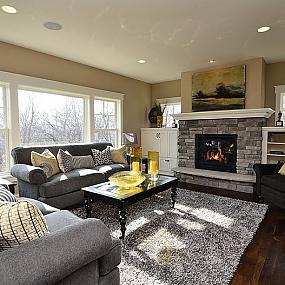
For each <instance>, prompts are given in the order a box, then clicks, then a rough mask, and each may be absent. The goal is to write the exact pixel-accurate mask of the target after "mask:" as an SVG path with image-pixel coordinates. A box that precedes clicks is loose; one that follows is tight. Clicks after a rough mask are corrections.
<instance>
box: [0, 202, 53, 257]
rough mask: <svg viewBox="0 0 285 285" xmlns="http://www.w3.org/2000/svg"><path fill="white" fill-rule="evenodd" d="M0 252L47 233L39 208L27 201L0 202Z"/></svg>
mask: <svg viewBox="0 0 285 285" xmlns="http://www.w3.org/2000/svg"><path fill="white" fill-rule="evenodd" d="M0 232H1V235H0V252H1V251H4V250H6V249H9V248H13V247H16V246H18V245H20V244H23V243H26V242H28V241H31V240H34V239H37V238H40V237H42V236H44V235H46V234H47V233H48V227H47V223H46V220H45V218H44V216H43V214H42V213H41V211H40V210H39V208H38V207H37V206H36V205H34V204H33V203H31V202H29V201H18V202H0Z"/></svg>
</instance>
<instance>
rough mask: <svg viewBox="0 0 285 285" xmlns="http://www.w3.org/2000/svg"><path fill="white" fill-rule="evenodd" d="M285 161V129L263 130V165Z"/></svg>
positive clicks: (272, 128)
mask: <svg viewBox="0 0 285 285" xmlns="http://www.w3.org/2000/svg"><path fill="white" fill-rule="evenodd" d="M278 161H285V127H264V128H262V163H277V162H278Z"/></svg>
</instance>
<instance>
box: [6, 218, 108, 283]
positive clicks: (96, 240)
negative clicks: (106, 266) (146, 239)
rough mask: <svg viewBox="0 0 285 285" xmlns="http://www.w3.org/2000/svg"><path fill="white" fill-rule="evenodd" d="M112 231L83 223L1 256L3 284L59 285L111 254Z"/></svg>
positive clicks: (94, 222)
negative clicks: (95, 261)
mask: <svg viewBox="0 0 285 285" xmlns="http://www.w3.org/2000/svg"><path fill="white" fill-rule="evenodd" d="M111 247H112V239H111V236H110V233H109V230H108V228H107V227H106V226H105V225H104V224H103V223H102V222H101V221H100V220H97V219H87V220H82V221H80V222H78V223H76V224H73V225H70V226H66V227H64V228H62V229H61V230H58V231H55V232H53V233H49V234H48V235H46V236H44V237H42V238H39V239H37V240H33V241H30V242H27V243H26V244H23V245H20V246H19V247H17V248H13V249H9V250H6V251H4V252H2V253H0V280H1V284H7V285H8V284H19V285H20V284H27V285H28V284H29V285H38V284H55V283H57V282H59V281H60V280H62V279H64V278H65V277H67V276H69V275H70V274H71V273H73V272H75V271H76V270H78V269H79V268H81V267H83V266H85V265H87V264H88V263H90V262H91V261H94V260H96V259H99V258H100V257H102V256H103V255H105V254H106V253H108V252H109V250H110V249H111Z"/></svg>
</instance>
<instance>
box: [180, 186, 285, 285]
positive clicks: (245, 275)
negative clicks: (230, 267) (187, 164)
mask: <svg viewBox="0 0 285 285" xmlns="http://www.w3.org/2000/svg"><path fill="white" fill-rule="evenodd" d="M179 186H180V187H181V188H184V189H185V188H186V189H191V190H194V191H199V192H206V193H211V194H217V195H222V196H227V197H231V198H236V199H241V200H248V201H257V199H256V198H255V197H252V195H250V194H243V193H237V192H233V191H228V190H221V189H216V188H209V187H197V186H196V185H195V186H193V185H190V184H185V183H180V184H179ZM257 284H258V285H284V284H285V210H283V209H280V208H277V207H273V206H270V207H269V209H268V211H267V213H266V216H265V218H264V220H263V222H262V223H261V224H260V227H259V229H258V230H257V233H256V235H255V237H254V238H253V240H252V241H251V243H250V244H249V246H248V248H247V249H246V251H245V252H244V254H243V256H242V258H241V260H240V263H239V266H238V268H237V270H236V272H235V275H234V277H233V279H232V281H231V282H230V285H257Z"/></svg>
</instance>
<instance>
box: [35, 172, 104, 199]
mask: <svg viewBox="0 0 285 285" xmlns="http://www.w3.org/2000/svg"><path fill="white" fill-rule="evenodd" d="M104 181H105V176H104V174H103V173H101V172H99V171H97V170H94V169H74V170H72V171H70V172H67V173H59V174H57V175H54V176H52V177H51V178H50V179H49V181H48V182H46V183H44V184H42V185H40V188H39V193H40V196H41V197H45V198H49V197H56V196H60V195H64V194H66V193H71V192H74V191H78V189H81V188H82V187H86V186H91V185H94V184H98V183H101V182H104Z"/></svg>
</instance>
